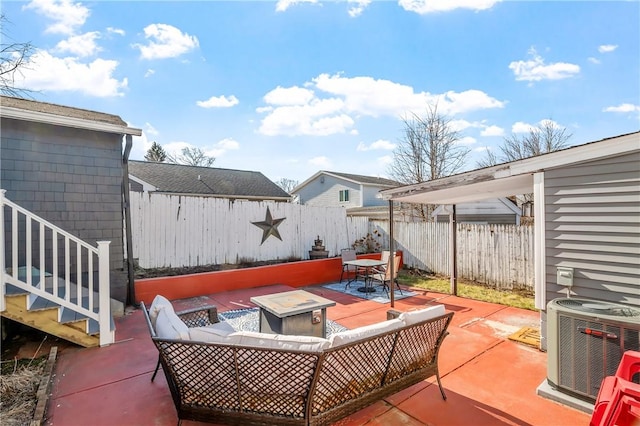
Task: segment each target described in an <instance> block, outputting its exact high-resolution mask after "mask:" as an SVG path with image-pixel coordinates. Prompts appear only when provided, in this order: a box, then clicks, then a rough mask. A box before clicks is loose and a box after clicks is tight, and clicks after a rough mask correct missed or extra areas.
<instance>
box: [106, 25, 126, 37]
mask: <svg viewBox="0 0 640 426" xmlns="http://www.w3.org/2000/svg"><path fill="white" fill-rule="evenodd" d="M107 32H108V33H110V34H118V35H121V36H123V35H125V34H126V33H125V31H124V30H123V29H122V28H114V27H107Z"/></svg>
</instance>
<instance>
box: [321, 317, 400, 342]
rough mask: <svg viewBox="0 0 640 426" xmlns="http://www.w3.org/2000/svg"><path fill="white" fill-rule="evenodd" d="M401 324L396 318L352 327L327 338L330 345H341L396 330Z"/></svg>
mask: <svg viewBox="0 0 640 426" xmlns="http://www.w3.org/2000/svg"><path fill="white" fill-rule="evenodd" d="M403 325H404V323H403V322H402V321H400V320H399V319H397V318H396V319H392V320H387V321H383V322H378V323H375V324H371V325H365V326H364V327H358V328H354V329H353V330H346V331H341V332H340V333H336V334H333V335H332V336H331V338H330V339H329V340H330V342H331V347H336V346H342V345H346V344H347V343H353V342H356V341H358V340H362V339H366V338H368V337H371V336H375V335H377V334H382V333H386V332H387V331H393V330H396V329H398V328H400V327H402V326H403Z"/></svg>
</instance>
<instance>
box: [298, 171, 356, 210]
mask: <svg viewBox="0 0 640 426" xmlns="http://www.w3.org/2000/svg"><path fill="white" fill-rule="evenodd" d="M322 178H324V182H322ZM342 190H349V201H348V202H341V201H340V191H342ZM297 194H298V195H299V196H300V203H301V204H306V205H308V206H323V207H345V208H351V207H361V205H360V198H361V193H360V185H358V184H357V183H353V182H349V181H346V180H344V179H337V178H335V177H333V176H327V175H321V176H318V177H317V178H316V179H314V180H313V181H311V182H309V183H308V184H307V185H305V186H304V187H303V188H301V189H300V190H299V191H298V192H297Z"/></svg>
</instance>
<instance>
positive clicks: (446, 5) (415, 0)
mask: <svg viewBox="0 0 640 426" xmlns="http://www.w3.org/2000/svg"><path fill="white" fill-rule="evenodd" d="M500 1H501V0H399V1H398V5H400V7H402V8H403V9H404V10H406V11H408V12H415V13H418V14H420V15H424V14H427V13H433V12H449V11H451V10H455V9H471V10H486V9H491V8H492V7H493V6H494V5H495V4H496V3H499V2H500Z"/></svg>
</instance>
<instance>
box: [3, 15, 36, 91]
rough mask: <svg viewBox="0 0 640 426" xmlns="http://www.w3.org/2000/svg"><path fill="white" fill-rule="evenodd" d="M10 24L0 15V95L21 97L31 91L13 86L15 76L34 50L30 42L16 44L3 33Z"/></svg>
mask: <svg viewBox="0 0 640 426" xmlns="http://www.w3.org/2000/svg"><path fill="white" fill-rule="evenodd" d="M9 23H11V22H10V21H9V20H8V19H7V18H6V16H5V15H4V14H2V15H0V27H2V29H1V30H0V35H1V39H2V42H1V43H0V93H2V94H3V95H6V96H14V97H22V96H24V95H28V94H29V93H30V92H31V90H28V89H21V88H17V87H16V86H15V81H16V76H17V75H18V74H19V73H20V72H21V70H23V69H25V68H26V67H27V64H28V62H29V58H30V57H31V55H32V54H33V52H34V50H35V48H34V47H33V45H32V44H31V43H30V42H27V43H17V42H14V41H12V40H13V39H12V38H11V37H9V36H8V35H7V33H6V32H5V28H6V25H7V24H9Z"/></svg>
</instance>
